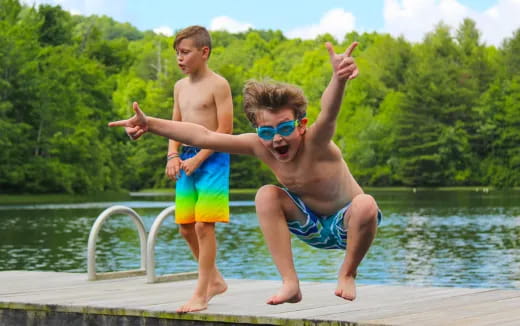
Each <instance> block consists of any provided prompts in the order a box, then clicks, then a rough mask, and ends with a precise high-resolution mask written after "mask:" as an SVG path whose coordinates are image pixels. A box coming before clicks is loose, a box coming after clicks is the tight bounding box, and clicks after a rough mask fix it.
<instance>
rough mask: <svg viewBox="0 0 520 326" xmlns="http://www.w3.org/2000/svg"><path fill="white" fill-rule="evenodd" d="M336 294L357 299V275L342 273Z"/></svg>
mask: <svg viewBox="0 0 520 326" xmlns="http://www.w3.org/2000/svg"><path fill="white" fill-rule="evenodd" d="M334 294H335V295H336V296H338V297H340V298H343V299H345V300H349V301H353V300H354V299H356V280H355V276H346V275H341V276H339V277H338V287H337V288H336V291H334Z"/></svg>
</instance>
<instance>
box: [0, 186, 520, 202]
mask: <svg viewBox="0 0 520 326" xmlns="http://www.w3.org/2000/svg"><path fill="white" fill-rule="evenodd" d="M363 189H364V190H365V192H366V193H372V192H379V191H395V192H416V193H418V192H427V191H471V192H480V193H492V192H504V191H510V192H511V191H514V192H516V191H520V187H515V188H508V189H497V188H494V187H487V186H472V187H435V188H434V187H417V188H413V187H364V188H363ZM257 190H258V189H256V188H254V189H253V188H248V189H231V190H230V194H231V195H251V196H254V194H256V191H257ZM173 195H175V189H174V188H173V187H172V188H161V189H142V190H140V191H121V192H103V193H96V194H0V205H13V204H37V203H75V202H91V201H124V200H128V199H129V198H130V199H131V198H132V197H161V196H173Z"/></svg>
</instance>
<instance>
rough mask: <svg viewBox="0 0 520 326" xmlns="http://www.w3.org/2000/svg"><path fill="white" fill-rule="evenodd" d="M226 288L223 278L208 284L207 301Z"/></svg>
mask: <svg viewBox="0 0 520 326" xmlns="http://www.w3.org/2000/svg"><path fill="white" fill-rule="evenodd" d="M227 288H228V287H227V284H226V282H225V281H224V279H220V280H217V281H215V282H214V283H213V284H210V285H209V286H208V295H207V297H208V302H209V300H211V299H212V298H213V297H214V296H216V295H217V294H222V293H224V292H226V290H227Z"/></svg>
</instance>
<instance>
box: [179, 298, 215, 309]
mask: <svg viewBox="0 0 520 326" xmlns="http://www.w3.org/2000/svg"><path fill="white" fill-rule="evenodd" d="M206 308H208V301H207V299H206V298H205V297H199V296H196V295H194V296H193V297H191V299H190V300H189V301H188V302H186V303H185V304H183V305H182V306H180V307H179V308H177V312H180V313H184V312H194V311H201V310H204V309H206Z"/></svg>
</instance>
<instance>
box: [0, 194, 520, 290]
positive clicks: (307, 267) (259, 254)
mask: <svg viewBox="0 0 520 326" xmlns="http://www.w3.org/2000/svg"><path fill="white" fill-rule="evenodd" d="M370 193H371V194H373V195H374V196H375V197H376V199H377V201H378V203H379V206H380V207H381V209H382V210H383V213H384V218H383V223H382V225H381V226H380V228H379V231H378V235H377V238H376V240H375V242H374V245H373V246H372V248H371V249H370V251H369V254H368V255H367V257H366V258H365V260H364V261H363V263H362V264H361V266H360V268H359V277H358V279H359V282H360V283H365V284H366V283H377V284H383V283H384V284H407V285H424V286H462V287H499V288H520V200H519V199H520V193H519V192H518V191H516V192H497V191H495V192H489V193H478V192H470V191H443V192H441V191H438V192H433V191H428V192H426V191H419V192H417V193H412V192H404V191H393V192H391V191H372V192H370ZM149 199H150V200H148V198H139V200H132V198H129V199H128V201H117V202H113V201H112V202H97V201H96V202H93V203H79V204H39V205H17V206H0V270H15V269H24V270H50V271H67V272H82V273H84V272H86V248H87V239H88V234H89V231H90V228H91V226H92V224H93V223H94V220H95V219H96V217H97V216H98V215H99V214H100V213H101V211H102V210H103V209H105V208H106V207H109V206H112V205H115V204H117V205H126V206H129V207H132V208H134V209H135V210H136V211H137V212H138V213H139V214H140V215H141V216H142V218H143V220H144V222H145V225H146V227H147V229H148V230H149V229H150V226H151V224H152V223H153V220H154V218H155V217H156V216H157V214H159V212H160V211H161V210H162V209H163V208H164V207H166V206H168V205H170V204H171V202H169V201H165V198H149ZM241 199H244V198H241ZM252 205H253V203H252V201H251V198H248V200H247V201H234V202H233V204H232V208H231V213H232V217H231V222H230V223H229V224H217V237H218V246H219V250H218V266H219V268H220V269H221V271H222V273H223V274H224V276H225V277H227V278H252V279H278V278H279V276H278V273H277V271H276V268H275V266H274V265H273V263H272V261H271V258H270V255H269V252H268V251H267V248H266V246H265V244H264V240H263V236H262V234H261V232H260V229H259V226H258V222H257V220H256V216H255V211H254V207H253V206H252ZM293 248H294V257H295V260H296V268H297V271H298V274H299V275H300V277H301V279H302V280H307V281H310V280H313V281H335V279H336V273H337V269H338V267H339V265H340V264H341V262H342V260H343V252H342V251H339V250H319V249H314V248H312V247H309V246H307V245H305V244H303V243H302V242H300V241H299V240H297V239H293ZM97 249H98V254H97V264H98V270H99V271H114V270H122V269H133V268H138V267H139V262H140V258H139V254H140V249H139V239H138V235H137V231H136V229H135V227H134V225H133V223H132V222H131V219H130V218H129V217H127V216H114V217H112V218H111V219H109V220H108V221H107V222H105V224H104V226H103V228H102V229H101V232H100V235H99V240H98V244H97ZM156 262H157V273H158V274H163V273H175V272H186V271H193V270H196V269H197V265H196V263H195V262H194V260H193V259H192V256H191V253H190V251H189V249H188V247H187V245H186V243H185V242H184V240H183V239H182V238H181V237H180V236H179V234H178V227H177V226H176V225H175V224H174V223H173V221H172V219H168V220H167V221H165V223H164V224H163V225H162V227H161V230H160V232H159V236H158V239H157V244H156Z"/></svg>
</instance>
